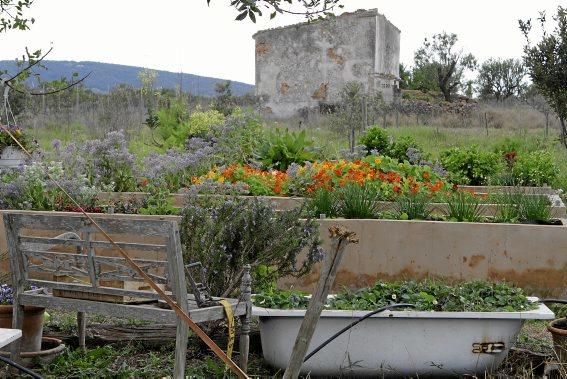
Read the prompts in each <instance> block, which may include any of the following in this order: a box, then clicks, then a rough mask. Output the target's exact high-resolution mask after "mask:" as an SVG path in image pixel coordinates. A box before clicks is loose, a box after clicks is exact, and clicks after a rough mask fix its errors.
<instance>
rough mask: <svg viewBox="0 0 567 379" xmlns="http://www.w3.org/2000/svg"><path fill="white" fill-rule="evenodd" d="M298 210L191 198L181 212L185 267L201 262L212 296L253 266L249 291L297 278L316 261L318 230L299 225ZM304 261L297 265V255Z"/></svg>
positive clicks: (309, 224)
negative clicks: (243, 269)
mask: <svg viewBox="0 0 567 379" xmlns="http://www.w3.org/2000/svg"><path fill="white" fill-rule="evenodd" d="M302 211H303V210H302V209H301V208H298V209H294V210H289V211H282V212H276V210H275V209H274V207H273V206H272V205H271V203H269V202H268V201H263V200H260V199H257V198H252V199H243V198H238V197H235V196H234V197H233V196H196V195H195V194H193V193H190V194H189V195H188V198H187V202H186V205H185V207H184V208H183V210H182V222H181V225H180V228H181V242H182V245H183V254H184V260H185V262H186V263H189V262H195V261H200V262H201V263H202V264H203V267H204V268H205V269H206V283H207V284H208V285H209V287H210V289H211V291H212V293H213V294H214V295H222V296H228V295H229V294H230V293H232V292H233V291H234V290H235V289H236V288H237V287H238V283H239V281H240V279H241V277H242V268H243V266H244V265H245V264H247V263H248V264H250V265H252V274H253V285H254V290H255V291H258V290H259V289H261V288H267V287H270V286H272V285H273V283H274V282H275V281H276V280H277V279H278V278H279V277H283V276H288V275H291V276H295V277H298V276H302V275H305V274H306V273H307V272H309V271H310V270H311V267H312V265H313V264H314V263H315V262H316V261H318V260H319V259H320V258H321V255H322V254H321V253H322V251H321V248H320V247H319V233H318V225H317V223H316V222H315V221H313V220H310V219H308V220H302V219H300V216H301V213H302ZM305 248H307V249H308V251H309V253H308V254H307V258H306V259H305V260H304V261H303V262H301V263H298V256H299V254H300V252H301V251H302V250H304V249H305Z"/></svg>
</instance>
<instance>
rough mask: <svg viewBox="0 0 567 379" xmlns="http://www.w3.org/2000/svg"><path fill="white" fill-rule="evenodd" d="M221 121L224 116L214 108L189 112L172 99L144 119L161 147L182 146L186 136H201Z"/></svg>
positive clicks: (181, 104) (181, 103) (184, 106)
mask: <svg viewBox="0 0 567 379" xmlns="http://www.w3.org/2000/svg"><path fill="white" fill-rule="evenodd" d="M223 122H224V116H223V115H222V114H221V113H219V112H218V111H216V110H210V111H206V112H203V111H196V112H193V113H192V114H189V112H188V111H187V108H186V105H185V103H183V102H182V101H174V102H173V103H172V104H171V106H170V107H168V108H162V109H160V110H158V111H157V112H155V114H152V113H150V115H149V116H148V118H147V119H146V125H147V126H148V127H150V128H152V129H153V130H154V132H155V134H156V135H157V140H156V142H157V143H158V145H159V146H160V147H162V148H163V149H171V148H182V147H184V146H185V142H186V141H187V138H189V137H203V136H204V135H206V134H207V133H208V132H209V131H210V129H211V128H212V127H213V126H214V125H220V124H222V123H223Z"/></svg>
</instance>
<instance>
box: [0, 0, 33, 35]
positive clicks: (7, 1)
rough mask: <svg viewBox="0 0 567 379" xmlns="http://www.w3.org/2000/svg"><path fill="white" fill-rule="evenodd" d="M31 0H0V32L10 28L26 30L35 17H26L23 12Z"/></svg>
mask: <svg viewBox="0 0 567 379" xmlns="http://www.w3.org/2000/svg"><path fill="white" fill-rule="evenodd" d="M32 3H33V0H18V1H14V0H0V33H4V32H6V31H8V30H11V29H16V30H26V29H29V25H30V24H33V23H34V22H35V19H33V18H28V17H27V16H26V15H25V14H24V12H25V11H27V10H28V9H29V8H30V6H31V5H32Z"/></svg>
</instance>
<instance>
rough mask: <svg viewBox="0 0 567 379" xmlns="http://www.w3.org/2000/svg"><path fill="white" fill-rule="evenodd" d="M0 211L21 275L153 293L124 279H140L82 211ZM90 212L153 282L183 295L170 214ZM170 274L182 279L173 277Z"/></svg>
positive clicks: (50, 282)
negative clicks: (131, 214)
mask: <svg viewBox="0 0 567 379" xmlns="http://www.w3.org/2000/svg"><path fill="white" fill-rule="evenodd" d="M2 213H3V219H4V225H5V226H6V232H7V234H11V236H9V238H7V240H8V241H13V242H12V243H10V244H9V246H8V249H9V253H10V263H11V266H13V267H11V269H12V270H18V272H19V275H18V276H19V277H20V278H21V279H23V280H25V281H29V282H37V284H41V285H42V286H44V287H50V288H53V289H60V290H76V291H79V292H92V293H97V294H98V293H102V294H111V295H118V296H127V297H133V296H137V297H140V298H151V299H153V298H155V297H156V294H155V293H154V292H153V291H149V286H143V285H140V284H138V285H134V284H129V285H126V284H127V283H136V282H137V283H140V282H143V281H144V279H143V278H142V277H141V276H140V275H139V274H138V273H137V272H136V271H135V270H134V269H133V268H132V267H130V265H129V264H128V262H127V261H126V260H125V259H124V258H123V257H122V256H121V255H120V253H119V251H118V249H116V248H115V247H114V246H113V244H112V243H110V242H109V241H108V240H106V238H105V237H104V235H103V234H102V233H100V231H98V229H96V228H95V227H94V226H93V225H91V223H90V221H89V220H88V219H87V218H86V217H84V216H83V215H81V214H75V213H62V212H27V211H4V212H2ZM91 217H93V219H94V220H95V221H96V223H97V224H98V225H100V226H101V227H102V229H103V230H104V231H105V232H106V233H108V234H109V235H110V236H111V237H112V238H113V240H115V241H117V244H118V245H119V246H120V247H121V248H122V249H123V250H124V251H125V252H126V253H127V254H128V255H129V256H130V258H132V259H133V260H134V262H136V264H137V265H138V266H140V267H141V268H142V270H143V271H144V272H146V274H148V275H149V276H150V277H151V278H152V279H153V280H154V281H155V282H156V283H158V284H161V285H164V286H166V287H169V288H171V289H173V290H174V295H175V294H176V293H177V292H179V291H181V292H185V296H186V287H185V275H184V273H183V264H182V262H183V260H182V252H181V245H180V242H179V232H178V227H177V222H176V221H175V220H172V219H158V218H147V217H146V218H140V217H136V216H123V215H105V214H101V215H98V214H97V215H91ZM146 241H147V242H146ZM179 262H181V264H180V265H179ZM173 280H175V281H181V282H180V283H173ZM116 285H118V286H119V287H120V286H122V287H121V288H116V287H115V286H116ZM132 288H144V289H143V290H138V289H135V290H133V289H132ZM146 288H148V290H146ZM183 288H185V290H183Z"/></svg>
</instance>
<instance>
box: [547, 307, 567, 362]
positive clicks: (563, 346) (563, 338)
mask: <svg viewBox="0 0 567 379" xmlns="http://www.w3.org/2000/svg"><path fill="white" fill-rule="evenodd" d="M547 330H549V332H550V333H551V336H552V337H553V348H554V349H555V354H557V357H558V359H559V363H567V317H566V318H560V319H557V320H553V321H552V322H550V323H549V325H548V326H547Z"/></svg>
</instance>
